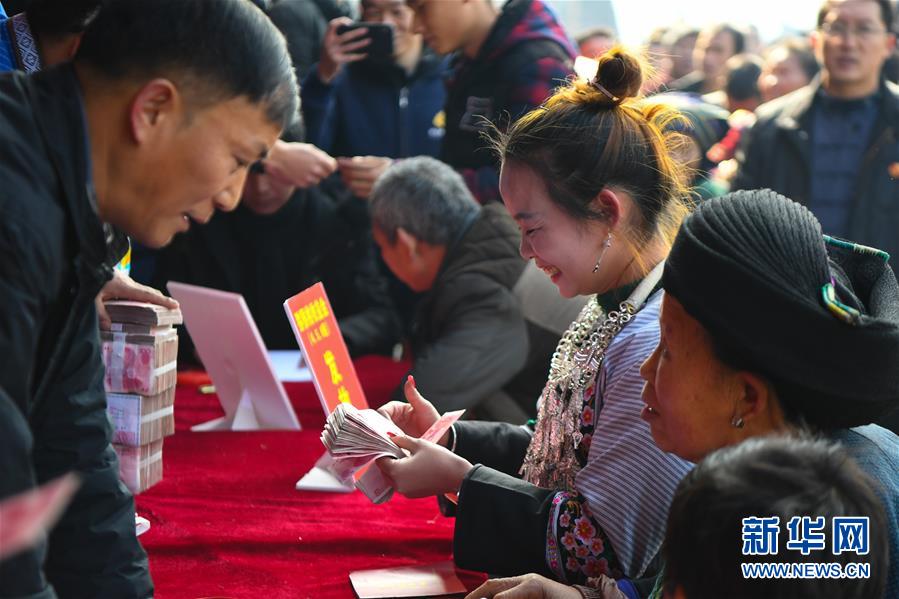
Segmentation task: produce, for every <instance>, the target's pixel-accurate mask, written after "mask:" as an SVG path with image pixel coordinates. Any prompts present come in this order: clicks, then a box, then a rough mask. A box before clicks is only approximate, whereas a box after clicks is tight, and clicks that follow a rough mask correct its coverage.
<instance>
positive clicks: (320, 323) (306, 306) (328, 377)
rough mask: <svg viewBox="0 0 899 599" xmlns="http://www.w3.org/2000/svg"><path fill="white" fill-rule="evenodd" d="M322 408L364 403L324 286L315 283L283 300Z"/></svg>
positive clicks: (329, 411)
mask: <svg viewBox="0 0 899 599" xmlns="http://www.w3.org/2000/svg"><path fill="white" fill-rule="evenodd" d="M284 309H285V310H286V311H287V317H288V318H289V319H290V325H291V326H292V327H293V332H294V334H295V335H296V337H297V341H298V342H299V344H300V348H301V349H302V350H303V355H304V356H305V357H306V364H308V366H309V370H310V372H311V373H312V380H313V381H314V382H315V388H316V390H317V391H318V397H319V399H320V400H321V402H322V406H323V407H324V409H325V412H326V413H328V414H330V413H331V412H333V411H334V408H336V407H337V406H338V405H339V404H341V403H348V404H352V405H353V406H355V407H357V408H359V409H360V410H364V409H365V408H367V407H368V402H367V401H366V400H365V393H364V392H363V391H362V385H360V384H359V377H357V376H356V369H355V368H354V367H353V361H352V360H351V359H350V353H349V352H348V351H347V348H346V343H344V341H343V336H342V335H341V334H340V329H339V328H338V327H337V319H336V318H335V317H334V310H332V309H331V302H329V301H328V295H327V293H325V286H324V285H322V284H321V283H316V284H315V285H313V286H312V287H310V288H308V289H306V290H305V291H303V292H301V293H298V294H297V295H295V296H293V297H291V298H290V299H288V300H287V301H286V302H284Z"/></svg>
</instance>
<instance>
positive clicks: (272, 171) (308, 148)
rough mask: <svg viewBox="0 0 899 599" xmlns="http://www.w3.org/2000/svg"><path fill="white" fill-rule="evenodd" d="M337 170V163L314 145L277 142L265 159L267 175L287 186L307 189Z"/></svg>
mask: <svg viewBox="0 0 899 599" xmlns="http://www.w3.org/2000/svg"><path fill="white" fill-rule="evenodd" d="M335 170H337V161H336V160H334V159H333V158H331V157H330V156H328V154H326V153H325V152H322V151H321V150H319V149H318V148H316V147H315V146H313V145H312V144H306V143H299V142H286V141H281V140H278V141H277V142H275V145H274V147H273V148H272V150H271V152H269V155H268V157H266V159H265V174H266V175H269V176H271V177H274V178H275V179H278V180H280V181H281V182H282V183H283V184H285V185H293V186H295V187H301V188H303V189H306V188H308V187H312V186H314V185H318V183H319V181H321V180H322V179H324V178H325V177H327V176H329V175H330V174H331V173H333V172H334V171H335Z"/></svg>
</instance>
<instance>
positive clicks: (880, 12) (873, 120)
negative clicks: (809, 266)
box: [733, 0, 899, 269]
mask: <svg viewBox="0 0 899 599" xmlns="http://www.w3.org/2000/svg"><path fill="white" fill-rule="evenodd" d="M891 14H892V9H891V7H890V4H889V2H888V1H887V0H848V1H845V2H825V4H824V6H823V7H822V9H821V12H820V14H819V18H818V30H817V31H816V32H815V34H814V37H813V43H814V46H815V51H816V53H817V54H818V57H819V60H820V61H821V63H822V65H823V68H822V71H821V76H820V79H819V80H816V81H815V82H813V83H812V84H811V85H809V86H807V87H804V88H801V89H799V90H797V91H795V92H793V93H792V94H788V95H786V96H783V97H782V98H779V99H777V100H774V101H773V102H770V103H768V104H765V105H763V106H761V107H760V108H759V109H758V116H759V118H758V121H757V122H756V124H755V125H754V126H753V128H752V129H751V130H750V131H749V132H748V133H746V134H744V142H743V145H742V147H741V150H740V152H738V155H737V158H738V160H739V162H740V165H739V171H738V173H737V176H736V178H735V180H734V183H733V187H734V189H753V188H764V187H768V188H771V189H773V190H775V191H777V192H779V193H782V194H784V195H785V196H787V197H790V198H793V199H794V200H796V201H797V202H801V203H802V204H805V205H806V206H808V208H809V209H810V210H811V211H812V212H813V213H814V214H815V216H816V217H817V218H818V220H819V221H821V225H822V228H823V229H824V232H825V233H827V234H829V235H834V236H837V237H845V238H848V239H851V240H852V241H855V242H858V243H862V244H866V245H870V246H874V247H877V248H879V249H882V250H884V251H886V252H888V253H890V254H891V255H892V256H894V257H895V256H899V87H896V86H895V85H893V84H890V83H887V82H885V81H883V80H882V79H881V67H882V65H883V63H884V61H885V60H886V58H887V56H889V54H890V52H891V51H892V49H893V47H894V46H895V43H896V39H895V36H894V35H893V34H892V33H890V31H889V27H888V25H889V24H890V23H892V16H891ZM894 269H895V267H894Z"/></svg>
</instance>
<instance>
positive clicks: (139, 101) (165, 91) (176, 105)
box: [129, 79, 182, 145]
mask: <svg viewBox="0 0 899 599" xmlns="http://www.w3.org/2000/svg"><path fill="white" fill-rule="evenodd" d="M181 111H182V101H181V95H180V94H179V93H178V88H177V87H175V84H174V83H172V82H171V81H169V80H168V79H153V80H152V81H150V82H148V83H146V84H145V85H144V86H143V87H141V88H140V89H139V90H138V92H137V94H135V96H134V99H133V100H132V101H131V110H130V114H129V116H130V121H131V122H130V125H131V127H130V131H131V136H132V139H133V140H134V142H135V143H137V144H139V145H140V144H144V143H147V142H148V141H149V140H151V139H152V138H153V137H154V136H155V135H157V134H158V133H159V132H160V131H161V130H162V129H163V127H164V126H169V125H171V124H172V123H173V122H175V121H176V119H178V118H180V113H181Z"/></svg>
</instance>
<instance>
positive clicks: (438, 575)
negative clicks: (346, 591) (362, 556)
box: [350, 561, 467, 599]
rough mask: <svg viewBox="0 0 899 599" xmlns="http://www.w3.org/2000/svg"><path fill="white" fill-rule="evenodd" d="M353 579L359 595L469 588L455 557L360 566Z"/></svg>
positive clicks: (373, 598) (375, 597)
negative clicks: (426, 562) (414, 563)
mask: <svg viewBox="0 0 899 599" xmlns="http://www.w3.org/2000/svg"><path fill="white" fill-rule="evenodd" d="M350 582H351V583H352V585H353V589H354V590H355V591H356V594H357V595H359V599H382V598H385V597H439V596H441V595H459V594H462V593H465V592H467V591H466V588H465V585H464V584H462V581H461V580H459V577H458V576H457V575H456V568H455V566H454V565H453V562H451V561H446V562H440V563H437V564H429V565H421V566H407V567H402V568H384V569H381V570H357V571H356V572H350Z"/></svg>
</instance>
